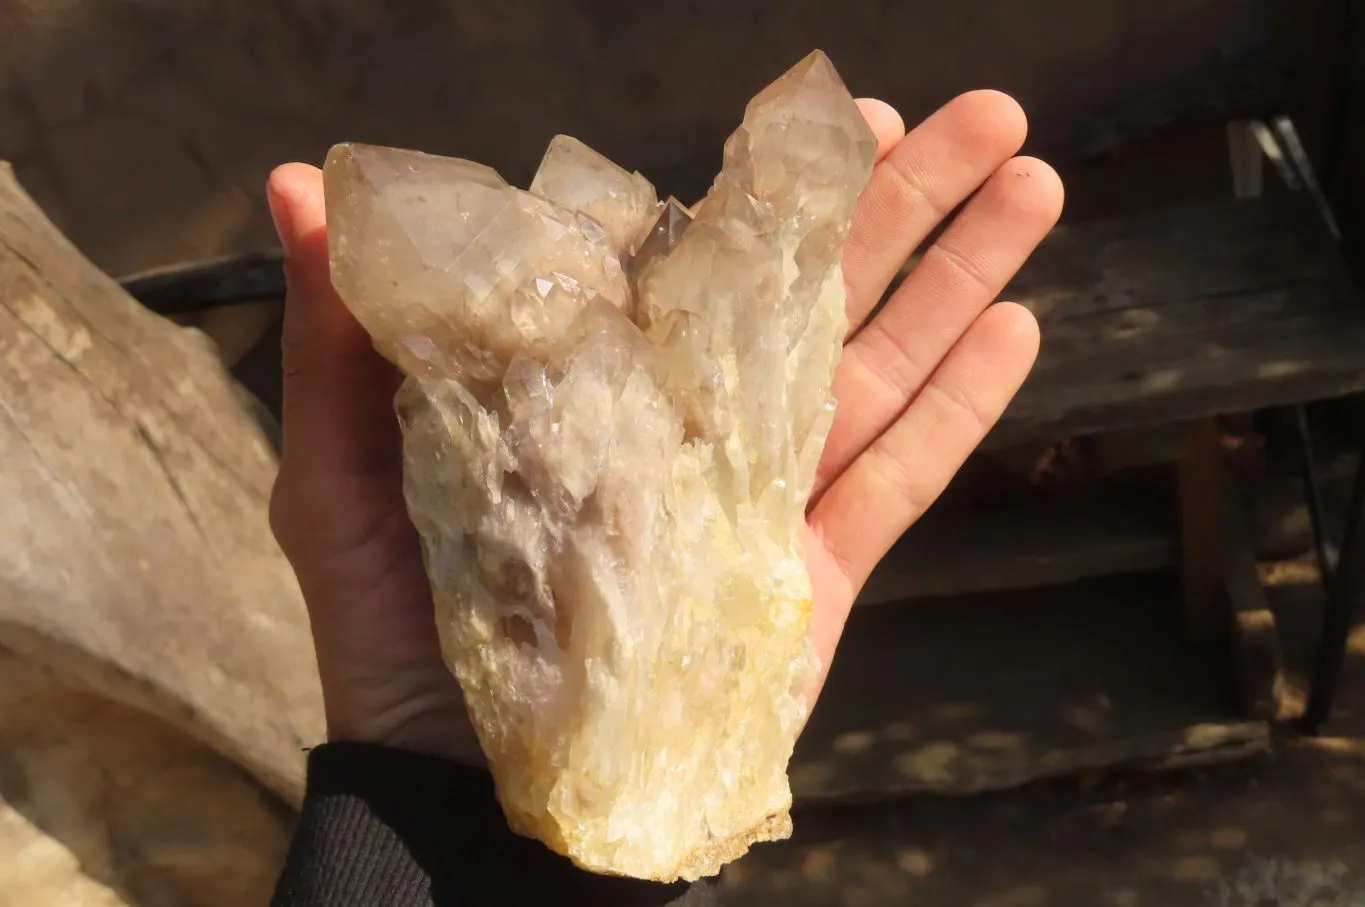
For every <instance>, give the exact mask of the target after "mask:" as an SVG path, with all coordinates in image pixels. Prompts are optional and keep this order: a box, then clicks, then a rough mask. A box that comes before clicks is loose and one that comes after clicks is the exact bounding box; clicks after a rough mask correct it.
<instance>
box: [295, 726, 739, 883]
mask: <svg viewBox="0 0 1365 907" xmlns="http://www.w3.org/2000/svg"><path fill="white" fill-rule="evenodd" d="M718 903H719V901H718V900H717V899H716V897H715V895H714V893H713V890H712V888H711V886H710V885H708V884H707V883H705V882H700V883H697V884H694V885H691V886H687V885H658V884H654V883H649V882H639V881H634V880H628V879H616V878H607V877H603V876H597V875H593V874H591V873H587V872H583V871H582V870H579V869H576V868H574V867H573V865H572V864H570V863H569V861H568V860H566V859H564V858H562V857H560V856H558V855H557V854H554V853H552V852H551V851H550V850H548V849H547V848H546V847H545V846H544V845H542V844H541V843H539V842H538V841H532V840H529V839H527V838H523V837H520V836H519V835H515V834H513V833H512V832H510V831H509V830H508V828H507V822H506V819H504V818H503V814H502V809H501V807H500V806H499V805H498V803H497V800H496V799H495V797H494V795H493V783H492V779H491V778H489V776H488V773H487V771H485V770H482V769H475V768H468V767H465V766H460V765H456V764H455V763H452V762H448V761H445V760H442V759H436V758H432V757H429V756H421V755H417V754H414V753H409V752H404V751H401V750H395V749H388V748H385V747H380V746H371V745H368V744H360V743H329V744H326V745H325V746H320V747H318V748H316V749H314V750H313V751H312V752H311V753H310V754H309V756H308V788H307V793H306V794H305V796H304V802H303V810H302V812H301V813H300V815H299V820H298V827H297V828H296V830H295V832H294V840H293V842H292V844H291V846H290V849H289V856H288V857H287V859H286V860H285V865H284V869H283V871H282V872H281V874H280V878H279V882H278V884H277V886H276V889H275V897H274V899H273V900H272V901H271V907H428V905H429V907H495V905H498V907H500V905H504V904H507V905H513V904H515V905H518V907H537V905H542V904H543V905H547V907H561V905H562V907H576V905H579V904H582V905H590V907H665V905H667V907H704V905H716V904H718Z"/></svg>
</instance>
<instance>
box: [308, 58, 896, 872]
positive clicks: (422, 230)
mask: <svg viewBox="0 0 1365 907" xmlns="http://www.w3.org/2000/svg"><path fill="white" fill-rule="evenodd" d="M875 146H876V141H875V138H874V136H873V135H872V132H871V130H870V129H869V127H868V126H867V124H866V122H865V121H864V120H863V118H862V116H861V114H860V112H859V110H858V108H857V106H856V105H855V104H854V103H853V100H852V98H851V97H850V96H849V93H848V91H847V90H846V89H845V87H844V85H843V83H842V82H841V81H840V79H839V76H838V75H837V73H836V72H835V71H834V68H833V66H832V65H831V64H830V62H829V60H828V59H827V58H825V56H824V55H823V54H821V53H819V52H816V53H814V54H812V55H811V56H810V57H808V58H806V59H805V60H804V61H802V62H801V63H800V64H799V65H798V66H796V67H795V68H794V69H793V70H791V71H790V72H789V73H787V74H786V75H784V76H783V77H782V78H781V79H779V80H778V81H777V82H775V83H773V84H772V85H771V86H769V87H768V88H767V89H765V90H764V91H763V92H762V93H760V94H759V95H758V96H757V97H756V98H755V99H754V100H753V101H752V102H751V103H750V104H749V107H748V109H747V111H746V114H745V118H744V121H743V124H742V125H741V126H740V128H739V129H738V130H737V131H736V132H735V133H734V134H733V135H732V136H731V137H730V139H729V141H728V142H727V143H726V146H725V158H724V166H723V169H722V171H721V173H720V175H719V176H718V177H717V179H716V181H715V184H714V185H713V187H712V189H711V191H710V192H709V193H708V195H707V197H706V198H705V199H703V200H702V201H701V202H700V203H699V204H698V205H697V206H694V207H693V208H691V209H688V208H686V207H685V206H683V205H682V204H680V203H678V202H676V201H674V200H672V199H670V200H669V201H668V202H667V203H665V204H660V203H659V202H658V201H657V197H656V195H655V192H654V189H653V187H652V186H650V184H649V183H648V182H647V181H646V180H645V179H644V178H643V177H641V176H639V174H633V173H628V172H627V171H625V170H623V169H621V168H620V167H617V166H616V165H615V164H612V163H611V162H610V161H608V160H607V159H606V158H604V157H602V156H601V155H599V154H597V153H596V152H594V151H592V150H591V149H589V148H588V147H587V146H585V145H583V144H582V143H581V142H578V141H577V140H574V139H569V138H566V137H562V136H561V137H558V138H556V139H555V140H554V142H553V143H552V144H551V146H550V149H549V151H548V152H547V153H546V155H545V158H544V160H543V161H542V164H541V167H540V170H539V172H538V173H537V175H536V177H535V180H534V182H533V183H532V184H531V190H530V191H529V192H526V191H522V190H519V189H516V188H513V187H511V186H508V185H507V184H506V183H505V182H504V181H503V180H502V179H501V178H500V177H499V176H498V175H497V174H496V173H494V172H493V171H491V170H489V169H488V168H486V167H482V166H480V165H477V164H473V163H469V162H467V161H457V160H452V159H448V158H440V157H433V156H430V155H425V154H420V153H417V152H408V151H398V150H394V149H387V148H373V147H368V146H363V145H338V146H336V147H335V148H334V149H333V150H332V152H331V153H330V154H329V156H328V159H327V165H326V170H325V174H326V195H327V211H328V224H329V228H330V243H331V258H332V275H333V282H334V283H335V285H336V287H337V290H338V292H339V293H340V294H341V296H342V298H343V300H344V301H345V303H346V305H347V306H348V307H349V308H350V310H351V311H352V312H353V313H354V314H355V316H356V317H357V318H358V319H359V321H360V322H361V324H362V325H363V326H364V327H365V328H366V330H367V331H369V333H370V334H371V336H372V337H373V339H374V341H375V344H376V346H377V348H378V349H379V350H380V351H381V352H382V353H384V354H385V355H386V356H388V357H389V358H391V359H392V360H393V361H394V362H396V363H397V364H398V365H399V366H400V367H401V368H402V369H403V371H404V372H405V374H406V376H407V378H406V380H405V382H404V385H403V388H402V389H401V390H400V391H399V394H398V398H397V400H396V407H397V409H398V413H399V417H400V424H401V426H402V430H403V437H404V474H405V494H406V498H407V504H408V511H409V513H410V515H411V516H412V519H413V522H414V524H415V525H416V527H417V529H418V530H419V533H420V535H421V537H422V544H423V550H424V554H425V558H426V566H427V573H428V576H429V578H430V580H431V585H432V589H433V592H434V595H435V599H436V606H437V626H438V631H439V633H440V637H441V643H442V648H443V651H444V655H445V658H446V661H447V663H448V664H449V665H450V667H451V669H452V670H453V671H454V673H455V675H456V676H457V677H458V678H459V681H460V684H461V686H462V688H463V689H464V692H465V696H466V699H467V701H468V703H469V709H470V714H471V717H472V719H473V721H474V724H475V727H476V729H477V731H478V733H479V738H480V741H481V743H482V745H483V748H484V750H485V752H486V753H487V755H488V758H489V764H490V766H491V769H492V772H493V776H494V779H495V781H496V784H497V790H498V796H499V799H500V801H501V803H502V805H503V808H504V810H505V812H506V814H507V817H508V820H509V822H510V824H511V825H512V827H513V828H514V829H516V830H517V831H519V832H521V833H523V834H526V835H530V836H533V837H536V838H539V839H540V840H542V841H544V842H545V843H546V844H548V845H549V846H550V847H552V848H553V849H555V850H556V851H559V852H560V853H563V854H566V855H567V856H569V857H570V858H571V859H573V860H574V861H575V862H576V863H578V864H579V865H581V866H583V867H585V868H588V869H591V870H594V871H598V872H604V873H613V874H621V875H628V876H636V877H640V878H650V879H658V880H672V879H677V878H688V879H692V878H697V877H699V876H702V875H710V874H714V873H715V872H717V871H718V870H719V868H720V867H721V866H722V865H724V864H725V863H726V862H728V861H729V860H731V859H734V858H735V857H737V856H739V855H740V854H742V853H743V852H744V851H745V850H747V849H748V847H749V846H750V845H751V844H752V843H754V842H757V841H764V840H773V839H778V838H782V837H785V836H786V835H788V834H789V833H790V830H791V820H790V818H789V816H788V810H789V808H790V805H791V793H790V788H789V786H788V783H787V777H786V768H787V762H788V760H789V758H790V756H791V752H792V747H793V745H794V743H795V740H796V736H797V734H798V733H799V732H800V730H801V727H802V725H803V723H804V721H805V718H806V711H807V704H806V703H807V694H808V692H809V690H810V688H811V685H812V683H813V682H814V680H815V678H816V676H817V674H818V670H819V665H818V663H817V659H816V657H815V655H814V652H813V649H812V646H811V642H810V629H811V584H810V580H809V577H808V575H807V572H806V568H805V562H804V552H803V532H804V512H805V506H806V503H807V500H808V498H809V495H810V490H811V485H812V483H813V481H814V475H815V467H816V463H817V462H818V460H819V458H820V454H821V451H822V450H823V447H824V443H825V437H826V435H827V433H828V431H829V427H830V424H831V421H832V419H833V403H832V401H831V400H830V385H831V381H832V376H833V371H834V367H835V365H836V364H837V362H838V358H839V355H840V351H841V349H842V340H843V336H844V332H845V329H846V320H845V315H844V282H843V273H842V270H841V268H840V257H841V255H842V250H843V245H844V241H845V239H846V237H847V235H848V226H849V220H850V218H851V216H852V212H853V207H854V204H855V202H856V200H857V197H858V194H859V192H861V190H862V188H863V186H864V184H865V183H866V181H867V178H868V176H869V175H870V173H871V170H872V164H873V159H874V156H875Z"/></svg>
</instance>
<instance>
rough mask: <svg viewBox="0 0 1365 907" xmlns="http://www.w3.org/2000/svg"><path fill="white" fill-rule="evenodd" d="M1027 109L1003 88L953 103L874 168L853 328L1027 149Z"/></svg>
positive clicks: (852, 272)
mask: <svg viewBox="0 0 1365 907" xmlns="http://www.w3.org/2000/svg"><path fill="white" fill-rule="evenodd" d="M1027 132H1028V123H1027V120H1026V118H1025V117H1024V111H1023V110H1022V109H1021V108H1020V107H1019V105H1018V103H1016V102H1015V101H1014V99H1013V98H1010V97H1009V96H1008V95H1004V94H1001V93H1000V92H998V91H973V92H969V93H967V94H964V95H961V96H959V97H957V98H955V99H954V100H952V101H949V102H948V104H946V105H945V106H944V107H942V108H941V109H940V110H939V111H938V112H937V113H935V114H933V115H932V116H930V117H929V119H927V120H925V121H924V122H923V123H921V124H920V125H919V126H916V127H915V128H914V129H912V130H911V131H910V133H909V135H907V136H906V137H905V138H904V139H902V140H901V141H900V142H899V143H898V144H897V145H896V146H895V147H894V148H893V149H892V150H891V152H890V153H889V154H888V155H887V156H886V159H885V160H884V161H882V162H881V163H880V164H878V165H877V167H876V169H875V170H873V172H872V178H871V180H869V181H868V184H867V188H866V189H864V190H863V194H862V196H861V197H860V198H859V200H858V207H857V210H856V211H855V213H854V216H853V226H852V229H851V232H850V233H849V239H848V244H847V246H845V248H844V274H845V282H846V284H847V287H848V320H849V330H850V331H853V330H856V329H857V327H858V326H859V325H860V324H862V322H863V319H865V318H866V317H867V315H868V313H869V312H871V311H872V308H873V307H874V306H875V305H876V304H877V301H878V300H879V299H880V298H881V295H882V293H883V292H885V290H886V288H887V286H889V285H890V283H891V279H892V278H893V277H895V275H896V272H897V271H898V270H899V269H900V267H901V265H902V264H904V262H905V260H906V259H907V258H909V257H910V253H911V252H913V251H914V250H915V249H916V248H917V247H918V246H919V244H920V243H921V242H923V241H924V238H925V237H926V236H928V235H929V233H930V232H931V231H932V230H933V229H934V227H935V226H937V224H938V223H939V222H940V221H942V220H943V219H944V218H945V217H947V216H948V214H949V213H950V212H951V211H953V209H954V208H956V207H957V206H958V205H959V204H961V203H962V201H963V200H964V199H966V198H967V196H969V195H971V194H972V193H973V192H975V191H976V190H977V188H978V187H980V185H981V184H982V183H984V182H985V181H986V179H987V177H989V176H990V175H991V174H992V173H993V172H995V170H996V169H998V168H999V167H1000V165H1001V164H1003V163H1005V161H1007V160H1009V159H1010V158H1011V157H1012V156H1014V155H1015V154H1017V153H1018V151H1019V149H1020V148H1021V147H1022V146H1023V144H1024V137H1025V135H1026V133H1027Z"/></svg>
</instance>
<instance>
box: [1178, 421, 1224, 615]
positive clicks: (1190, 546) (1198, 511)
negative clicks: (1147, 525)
mask: <svg viewBox="0 0 1365 907" xmlns="http://www.w3.org/2000/svg"><path fill="white" fill-rule="evenodd" d="M1222 440H1223V437H1222V431H1221V429H1220V427H1219V425H1218V419H1217V418H1216V417H1207V418H1203V419H1197V420H1195V421H1194V422H1192V423H1190V424H1189V426H1187V434H1186V447H1185V455H1184V457H1182V458H1181V460H1180V462H1179V464H1177V467H1176V485H1177V488H1178V493H1179V497H1180V593H1181V602H1182V604H1183V606H1184V608H1183V611H1184V615H1185V633H1186V634H1187V635H1188V636H1189V637H1190V638H1192V639H1203V638H1206V637H1207V636H1208V635H1209V634H1210V633H1211V632H1213V631H1214V630H1215V629H1218V623H1219V622H1218V620H1217V610H1218V606H1219V604H1220V602H1221V593H1222V584H1221V577H1222V542H1223V515H1222V508H1223V504H1224V502H1223V500H1222V486H1221V484H1220V480H1219V477H1220V476H1221V475H1222V463H1221V460H1222V452H1223V447H1222Z"/></svg>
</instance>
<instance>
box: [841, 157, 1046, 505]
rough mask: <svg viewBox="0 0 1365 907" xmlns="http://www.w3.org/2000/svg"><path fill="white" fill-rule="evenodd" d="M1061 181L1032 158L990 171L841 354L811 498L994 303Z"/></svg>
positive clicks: (1030, 247)
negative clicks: (832, 408)
mask: <svg viewBox="0 0 1365 907" xmlns="http://www.w3.org/2000/svg"><path fill="white" fill-rule="evenodd" d="M1063 195H1064V192H1063V189H1062V181H1061V179H1060V178H1059V177H1058V176H1057V174H1056V172H1055V171H1054V170H1053V169H1052V168H1051V167H1049V166H1048V165H1047V164H1045V163H1043V162H1042V161H1039V160H1037V159H1035V158H1022V157H1021V158H1015V159H1013V160H1011V161H1009V162H1008V163H1007V164H1005V165H1004V166H1003V167H1001V168H1000V169H999V170H997V171H996V172H995V174H994V175H993V176H991V178H990V179H989V180H987V182H986V185H985V186H983V187H982V188H981V191H980V192H979V193H977V195H976V196H975V197H974V198H973V199H972V200H971V201H970V202H968V204H967V206H966V207H965V208H963V210H962V213H961V214H959V215H958V216H957V217H956V218H955V219H954V220H953V222H952V224H950V225H949V227H948V229H947V230H945V231H944V232H943V235H942V236H940V237H939V238H938V240H937V241H935V242H934V244H933V245H932V246H930V247H929V249H928V250H926V251H925V253H924V256H923V257H922V258H921V259H920V262H919V264H917V265H916V266H915V270H914V271H912V272H911V273H910V276H908V277H907V278H906V279H905V281H904V282H903V283H902V284H901V285H900V286H899V287H898V288H897V289H896V292H895V293H894V294H893V295H892V296H891V298H890V299H889V300H888V301H887V304H886V306H885V307H884V308H883V309H882V311H881V312H879V313H878V314H877V316H876V317H875V318H873V319H872V320H871V321H870V322H869V323H868V324H867V326H866V327H864V328H863V330H861V331H859V332H858V334H857V335H856V336H855V337H854V338H853V340H851V341H850V342H849V343H848V345H847V346H846V347H845V348H844V359H843V361H842V362H841V363H840V367H839V370H838V371H837V372H836V373H835V377H834V398H835V399H836V400H838V401H839V408H838V410H837V411H836V414H835V423H834V427H833V429H832V430H831V432H830V438H829V442H828V443H827V444H826V446H825V452H824V455H823V457H822V458H821V462H820V469H819V473H818V474H817V477H816V487H815V494H817V495H818V494H819V493H820V491H821V490H822V489H823V488H824V487H825V486H826V485H827V484H828V483H829V482H830V481H832V480H833V479H834V478H835V477H837V476H838V475H839V473H840V472H842V471H843V470H844V469H845V468H846V467H847V466H848V464H849V463H851V462H853V459H854V458H855V457H857V456H858V454H859V453H861V452H862V451H863V449H864V448H865V447H867V445H868V444H870V443H871V442H872V440H873V439H874V438H876V437H877V436H878V435H880V434H881V433H882V432H883V431H884V430H885V429H886V427H887V426H888V425H890V424H891V423H892V421H894V420H895V419H896V417H897V416H899V415H900V414H901V412H902V411H903V410H904V409H905V407H906V405H907V404H908V402H909V401H910V400H911V399H913V398H914V396H915V395H916V394H917V393H919V389H920V388H921V387H922V386H923V384H924V382H925V381H926V380H928V378H929V375H930V374H931V373H932V372H933V370H934V368H935V367H936V366H937V365H938V363H939V361H940V360H941V359H943V357H944V356H945V355H946V354H947V352H948V351H949V350H950V349H952V347H953V344H955V343H957V341H958V338H960V337H961V336H962V333H963V332H964V331H966V330H967V328H968V327H970V326H971V324H972V322H974V321H975V320H976V318H977V317H978V316H979V315H980V314H981V313H982V312H983V311H984V310H985V309H986V307H987V306H988V305H990V304H991V303H992V302H994V301H995V300H996V298H997V297H998V296H999V294H1000V292H1001V290H1003V289H1004V287H1005V285H1006V284H1007V283H1008V282H1009V281H1010V280H1011V279H1012V278H1013V277H1014V275H1015V274H1016V273H1018V271H1019V269H1020V268H1021V267H1022V266H1023V264H1024V262H1025V261H1026V260H1027V259H1028V257H1029V255H1031V254H1032V253H1033V251H1034V249H1036V248H1037V247H1038V244H1039V243H1041V242H1042V241H1043V239H1044V238H1046V236H1047V234H1048V233H1049V231H1051V230H1052V228H1053V226H1055V225H1056V223H1057V219H1058V218H1059V217H1060V216H1061V212H1062V202H1063Z"/></svg>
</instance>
